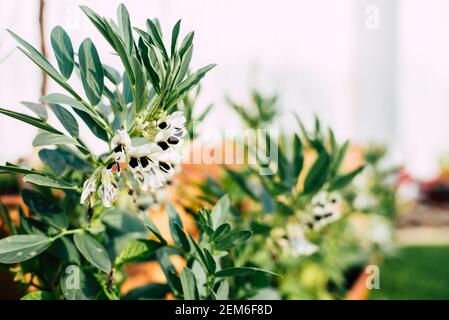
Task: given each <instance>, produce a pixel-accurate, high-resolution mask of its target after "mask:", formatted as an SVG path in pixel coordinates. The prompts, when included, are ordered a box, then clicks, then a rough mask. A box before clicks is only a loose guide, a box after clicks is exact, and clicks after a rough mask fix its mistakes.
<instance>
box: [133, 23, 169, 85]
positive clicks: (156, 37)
mask: <svg viewBox="0 0 449 320" xmlns="http://www.w3.org/2000/svg"><path fill="white" fill-rule="evenodd" d="M147 28H148V32H149V34H150V36H151V39H152V40H153V42H154V43H155V44H156V45H157V47H158V48H159V49H160V50H161V51H162V54H163V55H164V58H165V60H168V54H167V50H166V49H165V46H164V42H163V41H162V35H161V34H160V33H159V29H158V27H157V26H156V25H155V24H154V22H153V21H151V20H150V19H147ZM136 80H137V79H136Z"/></svg>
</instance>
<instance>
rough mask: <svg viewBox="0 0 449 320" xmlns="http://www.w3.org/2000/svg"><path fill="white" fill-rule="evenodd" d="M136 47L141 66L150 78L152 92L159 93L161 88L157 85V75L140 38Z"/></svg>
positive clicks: (145, 46)
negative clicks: (137, 47) (139, 55)
mask: <svg viewBox="0 0 449 320" xmlns="http://www.w3.org/2000/svg"><path fill="white" fill-rule="evenodd" d="M138 46H139V50H140V54H141V58H142V62H143V65H144V67H145V69H146V70H147V73H148V76H149V77H150V81H151V84H152V85H153V88H154V90H155V91H156V92H157V93H160V92H161V88H160V85H159V83H160V80H159V75H158V74H157V72H156V70H155V69H154V67H153V65H152V64H151V60H150V57H149V53H148V47H147V45H146V44H145V43H144V41H143V40H142V38H141V37H140V38H139V42H138Z"/></svg>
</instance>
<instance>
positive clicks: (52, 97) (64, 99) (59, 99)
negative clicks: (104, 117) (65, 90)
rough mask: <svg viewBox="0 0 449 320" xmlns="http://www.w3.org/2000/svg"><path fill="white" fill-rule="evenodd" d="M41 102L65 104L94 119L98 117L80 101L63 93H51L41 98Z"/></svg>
mask: <svg viewBox="0 0 449 320" xmlns="http://www.w3.org/2000/svg"><path fill="white" fill-rule="evenodd" d="M40 101H42V102H45V103H48V104H64V105H68V106H70V107H72V108H73V109H76V110H79V111H83V112H85V113H87V114H89V115H90V116H92V117H96V115H95V113H94V112H92V110H90V109H89V108H88V107H86V106H85V105H84V104H83V103H81V102H80V101H78V100H76V99H74V98H72V97H69V96H66V95H64V94H62V93H50V94H48V95H46V96H43V97H41V98H40Z"/></svg>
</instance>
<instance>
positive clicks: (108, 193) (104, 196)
mask: <svg viewBox="0 0 449 320" xmlns="http://www.w3.org/2000/svg"><path fill="white" fill-rule="evenodd" d="M98 196H99V197H100V199H101V201H102V202H103V205H104V206H105V207H106V208H110V207H111V206H112V204H113V203H114V202H115V200H117V198H118V187H117V182H116V181H115V177H114V174H113V173H112V170H111V169H107V168H103V169H102V171H101V185H100V188H98Z"/></svg>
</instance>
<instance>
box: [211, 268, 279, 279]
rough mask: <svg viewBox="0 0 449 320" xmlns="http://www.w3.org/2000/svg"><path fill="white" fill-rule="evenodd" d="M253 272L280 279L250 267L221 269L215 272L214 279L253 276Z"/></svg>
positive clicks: (265, 271) (266, 271) (272, 273)
mask: <svg viewBox="0 0 449 320" xmlns="http://www.w3.org/2000/svg"><path fill="white" fill-rule="evenodd" d="M255 272H263V273H267V274H271V275H274V276H277V277H280V275H278V274H277V273H274V272H271V271H268V270H264V269H259V268H252V267H232V268H225V269H221V270H220V271H217V272H215V276H216V277H237V276H246V275H250V274H254V273H255Z"/></svg>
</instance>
